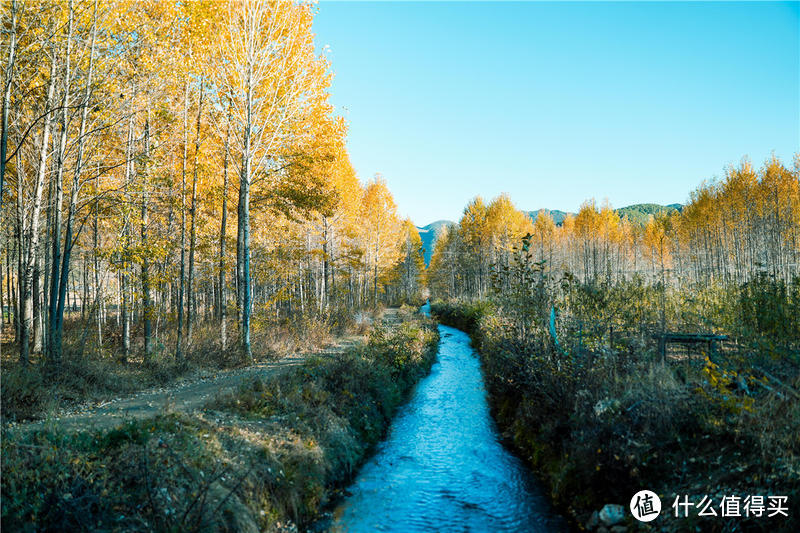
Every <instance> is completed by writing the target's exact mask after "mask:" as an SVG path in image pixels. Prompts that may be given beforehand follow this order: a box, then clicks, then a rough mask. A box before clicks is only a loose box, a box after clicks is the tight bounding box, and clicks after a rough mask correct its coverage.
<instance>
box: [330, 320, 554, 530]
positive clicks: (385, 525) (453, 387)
mask: <svg viewBox="0 0 800 533" xmlns="http://www.w3.org/2000/svg"><path fill="white" fill-rule="evenodd" d="M439 334H440V335H441V342H440V345H439V356H438V361H437V362H436V364H434V366H433V368H432V369H431V374H430V376H428V377H427V378H425V379H424V380H423V381H422V382H420V384H419V385H418V387H417V389H416V391H415V393H414V396H413V398H412V399H411V401H410V402H409V403H408V404H407V405H406V406H404V407H403V408H402V409H401V411H400V413H399V414H398V415H397V417H396V418H395V420H394V422H393V423H392V427H391V429H390V432H389V436H388V438H387V439H386V440H385V441H384V442H383V443H381V444H380V445H379V447H378V449H377V452H376V454H375V455H374V457H373V458H372V459H371V460H370V461H368V462H367V463H366V464H365V465H364V467H363V468H362V470H361V472H360V473H359V475H358V477H357V478H356V480H355V482H354V483H353V485H352V486H351V487H350V488H349V489H348V492H349V493H350V496H349V497H348V498H347V499H346V500H345V501H343V502H342V503H341V504H340V505H339V507H338V508H337V509H336V510H335V512H334V523H333V526H332V530H333V531H339V532H351V533H361V532H372V531H390V532H403V533H405V532H416V531H425V532H427V531H442V532H478V531H492V532H516V531H537V532H538V531H567V527H566V525H565V522H564V520H563V519H562V518H560V517H559V516H558V515H556V514H555V512H554V511H553V509H552V507H551V505H550V503H549V501H548V500H547V498H546V497H545V496H544V494H543V492H542V490H541V488H540V487H539V486H538V484H537V483H536V481H535V480H534V479H533V478H532V477H531V475H530V474H529V472H528V471H527V470H526V468H525V467H524V465H522V463H521V462H520V461H519V459H517V458H516V457H515V456H513V455H511V454H510V453H508V452H507V451H506V450H505V449H504V448H503V446H502V445H501V443H500V441H499V436H498V432H497V428H496V427H495V425H494V421H493V420H492V418H491V417H490V415H489V407H488V404H487V402H486V391H485V389H484V386H483V378H482V376H481V371H480V364H479V361H478V358H477V357H476V355H475V353H474V351H473V350H472V348H471V347H470V343H469V337H468V336H467V335H466V334H465V333H463V332H461V331H459V330H457V329H453V328H449V327H447V326H439Z"/></svg>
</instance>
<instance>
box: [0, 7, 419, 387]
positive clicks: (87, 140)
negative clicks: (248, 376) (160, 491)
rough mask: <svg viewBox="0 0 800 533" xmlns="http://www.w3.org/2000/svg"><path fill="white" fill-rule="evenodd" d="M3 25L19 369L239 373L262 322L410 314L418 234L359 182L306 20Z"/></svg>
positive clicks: (180, 10)
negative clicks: (191, 368)
mask: <svg viewBox="0 0 800 533" xmlns="http://www.w3.org/2000/svg"><path fill="white" fill-rule="evenodd" d="M4 16H5V19H4V20H5V24H6V27H7V28H8V29H9V30H10V32H9V33H10V35H11V37H12V39H11V41H10V42H9V43H8V46H6V47H4V51H5V53H6V56H5V58H4V60H5V79H6V84H5V92H4V100H3V120H4V125H3V138H2V147H3V158H2V160H3V167H2V196H1V198H2V202H3V204H2V236H1V237H0V239H2V259H3V280H4V282H3V287H2V294H1V296H0V297H1V298H2V304H3V305H2V307H3V310H4V313H3V317H2V319H3V320H2V322H3V339H4V342H8V343H9V345H10V346H14V350H15V351H18V355H19V357H18V359H19V363H20V364H21V365H27V364H29V363H32V362H36V363H38V366H39V367H41V368H47V369H48V372H54V373H57V372H59V368H60V367H61V365H62V364H63V362H64V359H65V358H67V357H69V356H70V354H77V355H79V356H86V357H92V358H96V359H108V358H111V359H114V360H116V361H120V362H125V361H128V360H130V361H131V362H133V363H135V364H141V365H148V364H149V363H151V362H153V361H157V360H167V359H171V360H173V361H175V362H177V363H180V364H183V363H184V362H185V360H187V359H191V358H192V357H193V353H194V352H199V351H203V350H205V349H207V348H208V346H214V347H215V349H217V348H218V349H219V350H221V351H222V352H226V353H227V352H229V353H230V357H231V358H234V359H235V358H239V359H242V360H252V358H253V357H254V354H253V347H252V346H253V341H252V340H251V331H253V329H254V328H253V324H255V323H258V327H257V328H256V329H258V330H259V331H264V330H266V329H269V328H271V327H272V326H276V325H291V327H292V328H295V329H297V330H302V329H304V328H305V327H307V324H306V325H302V326H301V325H300V324H301V323H303V322H308V323H311V324H317V325H318V326H319V327H320V328H330V327H332V326H335V325H336V324H338V323H339V322H346V321H347V320H351V318H349V317H352V316H353V315H354V314H355V310H357V309H361V308H365V307H374V306H375V305H377V304H378V303H383V302H387V301H392V302H395V303H397V302H401V301H407V300H412V299H414V298H418V296H419V290H420V285H419V279H420V275H421V266H420V265H421V262H420V260H419V258H418V244H419V237H418V235H417V234H416V230H415V229H414V226H413V225H412V224H411V223H410V222H409V221H404V220H401V219H400V218H399V216H398V215H397V210H396V206H395V204H394V201H393V199H392V195H391V193H390V192H389V190H388V189H387V187H386V184H385V182H384V181H383V180H382V179H381V178H380V177H379V176H377V177H376V178H375V179H373V180H371V181H369V182H368V183H364V184H362V183H361V182H360V181H359V180H358V179H357V178H356V175H355V172H354V170H353V168H352V166H351V164H350V162H349V159H348V155H347V152H346V149H345V136H346V132H347V127H346V124H345V123H344V122H343V120H342V119H341V118H339V117H336V116H334V114H333V110H332V109H333V108H332V106H331V104H330V103H329V101H328V92H327V89H328V86H329V83H330V76H331V74H330V65H329V64H328V61H327V59H326V58H325V54H324V52H323V53H322V54H318V53H317V52H316V51H315V49H314V43H313V33H312V32H311V21H312V18H313V8H312V6H311V5H307V4H303V3H297V4H296V3H288V2H285V3H284V2H281V3H277V4H274V5H272V4H264V3H244V4H237V3H232V4H230V5H227V4H224V3H220V2H192V3H185V4H184V3H168V2H112V3H107V2H94V3H93V2H75V1H70V2H68V3H66V2H65V3H61V2H58V3H50V4H38V3H25V2H16V1H15V2H11V3H10V4H9V5H8V6H7V9H6V11H5V14H4ZM254 334H255V335H259V333H254ZM262 346H263V343H262ZM6 349H7V350H8V348H6ZM262 355H263V354H262Z"/></svg>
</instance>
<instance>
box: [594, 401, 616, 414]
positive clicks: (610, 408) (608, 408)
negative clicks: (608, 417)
mask: <svg viewBox="0 0 800 533" xmlns="http://www.w3.org/2000/svg"><path fill="white" fill-rule="evenodd" d="M620 405H621V404H620V403H619V400H614V399H609V398H606V399H605V400H600V401H599V402H597V403H596V404H595V405H594V416H596V417H597V418H600V417H601V416H603V415H604V414H606V413H609V414H613V413H614V412H616V411H617V410H618V409H619V408H620Z"/></svg>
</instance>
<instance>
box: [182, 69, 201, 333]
mask: <svg viewBox="0 0 800 533" xmlns="http://www.w3.org/2000/svg"><path fill="white" fill-rule="evenodd" d="M202 113H203V80H202V79H201V80H200V102H199V103H198V105H197V130H196V131H195V137H194V175H193V176H192V207H191V211H190V212H189V217H190V225H191V229H190V231H189V235H190V236H189V282H188V284H187V296H188V298H187V299H186V326H187V331H186V341H187V343H188V344H189V345H190V346H191V344H192V330H193V329H194V321H195V316H194V315H195V311H196V309H195V307H196V298H195V294H194V251H195V245H196V243H197V228H196V225H195V220H196V216H197V164H198V159H199V154H200V119H201V118H202Z"/></svg>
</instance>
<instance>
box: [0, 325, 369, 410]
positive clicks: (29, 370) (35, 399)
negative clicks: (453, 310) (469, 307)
mask: <svg viewBox="0 0 800 533" xmlns="http://www.w3.org/2000/svg"><path fill="white" fill-rule="evenodd" d="M230 331H233V333H234V334H235V331H236V330H235V328H233V326H230V327H229V332H230ZM350 331H355V332H358V333H363V332H364V331H365V329H364V324H356V323H355V322H354V321H353V320H352V319H349V320H345V319H344V318H342V317H341V316H338V315H337V316H336V317H335V319H330V318H329V319H328V320H327V321H324V320H320V319H317V318H314V317H298V318H295V319H293V320H284V321H280V322H279V321H273V322H259V323H258V324H257V329H256V331H254V333H253V357H254V358H255V359H256V360H257V361H268V360H271V359H277V358H280V357H282V356H285V355H287V354H289V353H296V352H305V351H310V350H313V349H316V348H319V347H321V346H325V345H326V344H328V343H330V342H331V341H332V340H333V338H334V337H335V336H336V335H341V334H343V333H346V332H350ZM85 333H86V330H85V325H84V324H80V323H79V322H78V321H72V322H69V323H68V324H67V326H66V331H65V339H64V342H65V350H64V358H63V361H62V363H61V367H60V369H59V371H58V372H52V371H50V370H49V369H48V368H47V366H46V365H45V364H44V361H43V360H41V359H40V358H38V357H37V358H34V360H33V361H32V362H31V364H29V365H24V364H20V363H19V360H18V353H17V351H16V347H15V346H14V345H13V344H8V345H4V346H3V361H2V368H3V387H2V406H3V409H2V419H3V421H25V420H36V419H41V418H46V417H47V416H50V415H54V414H56V413H58V411H59V410H60V409H63V408H69V407H70V406H73V405H80V404H82V403H84V402H99V401H102V400H107V399H109V398H114V397H116V396H120V395H126V394H131V393H134V392H136V391H140V390H144V389H148V388H152V387H158V386H164V385H168V384H170V383H172V382H175V381H176V380H179V379H182V378H191V377H193V376H197V375H201V374H203V373H207V372H214V371H218V370H224V369H230V368H236V367H240V366H243V365H247V364H250V361H245V360H243V359H242V358H241V355H240V354H239V353H238V351H237V349H236V343H235V342H234V341H235V339H232V340H229V342H228V346H227V349H225V350H222V349H221V346H220V341H219V324H218V323H216V322H213V321H212V322H204V323H200V324H198V326H197V327H196V328H195V332H194V335H193V338H192V343H191V344H190V345H187V347H186V348H185V349H184V354H185V357H184V359H183V360H182V361H177V360H176V359H175V356H174V348H175V332H174V327H172V328H171V329H169V328H165V330H164V332H163V333H164V334H163V335H162V337H160V338H159V339H158V341H157V342H156V344H155V348H154V352H153V354H152V355H151V357H150V360H149V361H148V362H147V363H145V362H144V361H143V358H142V353H141V352H142V347H141V346H140V345H139V344H137V343H134V345H133V346H132V355H131V356H130V357H129V358H128V359H127V360H125V361H123V360H122V359H121V358H120V356H119V351H120V346H119V345H120V342H121V334H120V332H119V331H116V330H114V329H112V328H108V331H107V332H106V334H107V339H106V342H105V344H103V345H102V346H96V345H94V344H93V340H92V337H91V336H89V337H87V336H86V334H85ZM134 333H136V332H134ZM229 335H230V333H229Z"/></svg>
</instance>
